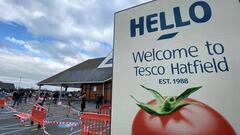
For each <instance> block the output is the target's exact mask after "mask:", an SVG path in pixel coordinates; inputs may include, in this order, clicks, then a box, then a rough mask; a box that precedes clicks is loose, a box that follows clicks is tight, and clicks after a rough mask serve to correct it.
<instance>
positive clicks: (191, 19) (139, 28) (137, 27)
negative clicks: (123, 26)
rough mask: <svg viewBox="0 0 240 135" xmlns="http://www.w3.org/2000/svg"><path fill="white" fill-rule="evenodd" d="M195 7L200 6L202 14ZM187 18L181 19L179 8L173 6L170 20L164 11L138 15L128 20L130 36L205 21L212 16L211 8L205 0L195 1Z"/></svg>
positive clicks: (165, 35) (160, 38)
mask: <svg viewBox="0 0 240 135" xmlns="http://www.w3.org/2000/svg"><path fill="white" fill-rule="evenodd" d="M196 8H201V9H202V10H203V15H198V14H197V13H196ZM188 11H189V16H188V19H186V20H183V18H182V13H181V8H180V7H179V6H178V7H174V8H173V16H174V18H173V20H172V22H167V21H166V20H167V19H166V17H167V15H166V13H165V12H162V11H161V12H159V13H152V14H149V15H146V16H140V17H138V18H133V19H131V20H130V36H131V37H132V38H134V37H136V36H138V35H139V36H142V35H144V34H145V33H152V32H158V31H163V30H169V29H174V28H178V27H184V26H188V25H191V23H206V22H208V21H209V20H210V19H211V17H212V10H211V7H210V5H209V4H208V3H207V2H205V1H197V2H194V3H193V4H191V6H190V7H189V10H188ZM178 33H179V32H178V31H176V32H171V33H167V34H163V35H161V36H160V37H159V38H158V40H163V39H168V38H173V37H174V36H176V35H177V34H178Z"/></svg>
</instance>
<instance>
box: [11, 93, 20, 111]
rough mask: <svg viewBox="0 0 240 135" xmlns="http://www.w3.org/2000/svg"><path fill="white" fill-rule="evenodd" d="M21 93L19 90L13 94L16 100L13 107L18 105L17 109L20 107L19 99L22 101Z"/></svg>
mask: <svg viewBox="0 0 240 135" xmlns="http://www.w3.org/2000/svg"><path fill="white" fill-rule="evenodd" d="M20 96H21V95H20V92H19V90H17V91H16V92H14V93H13V99H14V102H13V105H12V107H14V106H15V104H16V103H17V107H18V106H19V99H20Z"/></svg>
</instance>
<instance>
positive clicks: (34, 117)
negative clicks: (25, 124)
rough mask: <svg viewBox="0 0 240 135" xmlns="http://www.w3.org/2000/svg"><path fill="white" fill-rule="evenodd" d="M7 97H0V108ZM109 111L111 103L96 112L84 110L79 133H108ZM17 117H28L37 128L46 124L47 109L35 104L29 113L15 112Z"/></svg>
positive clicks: (91, 134) (83, 134)
mask: <svg viewBox="0 0 240 135" xmlns="http://www.w3.org/2000/svg"><path fill="white" fill-rule="evenodd" d="M6 100H7V99H0V108H2V109H3V108H4V107H5V106H6ZM110 111H111V105H110V104H104V105H101V106H100V107H99V110H98V112H97V113H91V112H84V113H82V114H81V115H80V123H79V125H80V128H81V130H80V134H81V135H110ZM15 115H16V116H17V117H18V118H19V119H30V120H31V125H33V124H34V123H37V124H38V128H39V129H40V128H41V127H43V126H44V124H46V121H45V119H46V116H47V109H46V108H45V107H43V106H40V105H38V104H35V105H33V106H32V110H31V113H16V114H15Z"/></svg>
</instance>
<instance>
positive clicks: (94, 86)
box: [81, 80, 112, 102]
mask: <svg viewBox="0 0 240 135" xmlns="http://www.w3.org/2000/svg"><path fill="white" fill-rule="evenodd" d="M81 88H82V89H83V90H86V93H87V99H88V100H90V101H95V99H96V96H101V95H103V97H104V99H105V100H106V101H107V102H111V95H112V80H110V81H107V82H104V83H84V84H82V86H81ZM103 89H104V91H103Z"/></svg>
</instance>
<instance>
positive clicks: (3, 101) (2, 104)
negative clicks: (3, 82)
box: [0, 99, 5, 109]
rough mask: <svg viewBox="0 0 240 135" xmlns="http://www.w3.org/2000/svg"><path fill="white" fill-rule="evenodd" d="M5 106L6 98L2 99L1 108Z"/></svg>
mask: <svg viewBox="0 0 240 135" xmlns="http://www.w3.org/2000/svg"><path fill="white" fill-rule="evenodd" d="M4 106H5V100H4V99H0V108H2V109H3V107H4Z"/></svg>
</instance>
